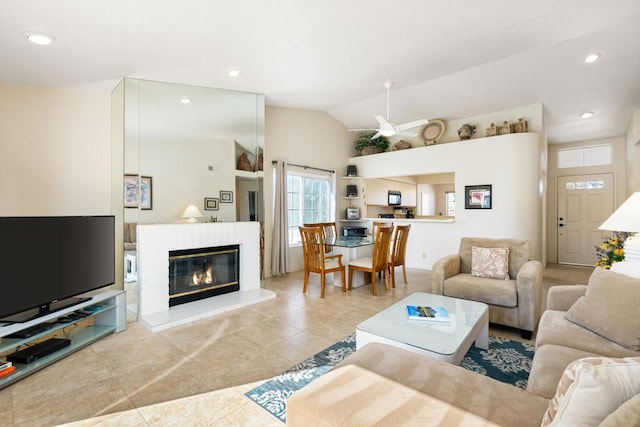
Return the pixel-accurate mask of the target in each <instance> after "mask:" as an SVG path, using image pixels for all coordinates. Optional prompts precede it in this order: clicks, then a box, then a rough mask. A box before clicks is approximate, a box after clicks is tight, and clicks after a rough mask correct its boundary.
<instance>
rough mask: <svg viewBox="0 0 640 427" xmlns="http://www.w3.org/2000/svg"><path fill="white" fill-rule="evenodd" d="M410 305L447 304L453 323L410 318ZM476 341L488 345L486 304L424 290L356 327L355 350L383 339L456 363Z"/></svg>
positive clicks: (415, 351) (480, 344) (483, 345)
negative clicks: (408, 307)
mask: <svg viewBox="0 0 640 427" xmlns="http://www.w3.org/2000/svg"><path fill="white" fill-rule="evenodd" d="M407 305H423V306H424V305H426V306H442V307H445V308H446V309H447V312H448V313H449V315H450V316H451V323H446V324H442V325H439V324H430V323H424V322H421V321H419V320H409V319H408V318H407V309H406V306H407ZM474 341H475V345H476V347H479V348H482V349H487V348H489V308H488V306H487V304H484V303H481V302H475V301H467V300H463V299H459V298H451V297H446V296H443V295H434V294H428V293H424V292H416V293H413V294H411V295H409V296H407V297H406V298H404V299H402V300H400V301H398V302H397V303H395V304H393V305H392V306H390V307H388V308H387V309H385V310H384V311H381V312H380V313H378V314H376V315H375V316H373V317H370V318H369V319H367V320H365V321H364V322H362V323H360V324H359V325H358V326H357V327H356V349H359V348H361V347H363V346H364V345H366V344H368V343H370V342H381V343H386V344H390V345H393V346H396V347H400V348H404V349H407V350H410V351H412V352H414V353H418V354H422V355H425V356H429V357H432V358H434V359H438V360H443V361H445V362H449V363H453V364H456V365H458V364H459V363H460V361H461V360H462V358H463V357H464V355H465V354H466V353H467V351H468V350H469V348H471V344H472V343H473V342H474Z"/></svg>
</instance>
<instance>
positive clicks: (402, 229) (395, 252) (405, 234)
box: [389, 224, 411, 288]
mask: <svg viewBox="0 0 640 427" xmlns="http://www.w3.org/2000/svg"><path fill="white" fill-rule="evenodd" d="M409 230H411V224H407V225H396V226H395V230H394V232H393V247H392V249H391V255H390V256H389V270H391V286H392V287H394V288H395V287H396V267H399V266H402V278H403V279H404V283H405V285H406V284H407V270H406V268H405V265H404V260H405V255H406V253H407V241H408V239H409Z"/></svg>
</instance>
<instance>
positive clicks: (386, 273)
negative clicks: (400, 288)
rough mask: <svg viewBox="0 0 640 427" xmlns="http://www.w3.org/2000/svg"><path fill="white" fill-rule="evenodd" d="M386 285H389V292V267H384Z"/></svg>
mask: <svg viewBox="0 0 640 427" xmlns="http://www.w3.org/2000/svg"><path fill="white" fill-rule="evenodd" d="M384 285H385V286H386V287H387V292H388V291H389V269H387V268H385V269H384ZM394 288H395V286H394Z"/></svg>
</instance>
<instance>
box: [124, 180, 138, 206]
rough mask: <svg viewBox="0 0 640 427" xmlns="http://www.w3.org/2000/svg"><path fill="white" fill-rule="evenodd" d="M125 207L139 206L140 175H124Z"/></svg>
mask: <svg viewBox="0 0 640 427" xmlns="http://www.w3.org/2000/svg"><path fill="white" fill-rule="evenodd" d="M124 207H125V208H137V207H138V175H131V174H126V175H125V176H124Z"/></svg>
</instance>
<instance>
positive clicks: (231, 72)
mask: <svg viewBox="0 0 640 427" xmlns="http://www.w3.org/2000/svg"><path fill="white" fill-rule="evenodd" d="M239 75H240V70H229V71H227V76H229V77H238V76H239Z"/></svg>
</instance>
